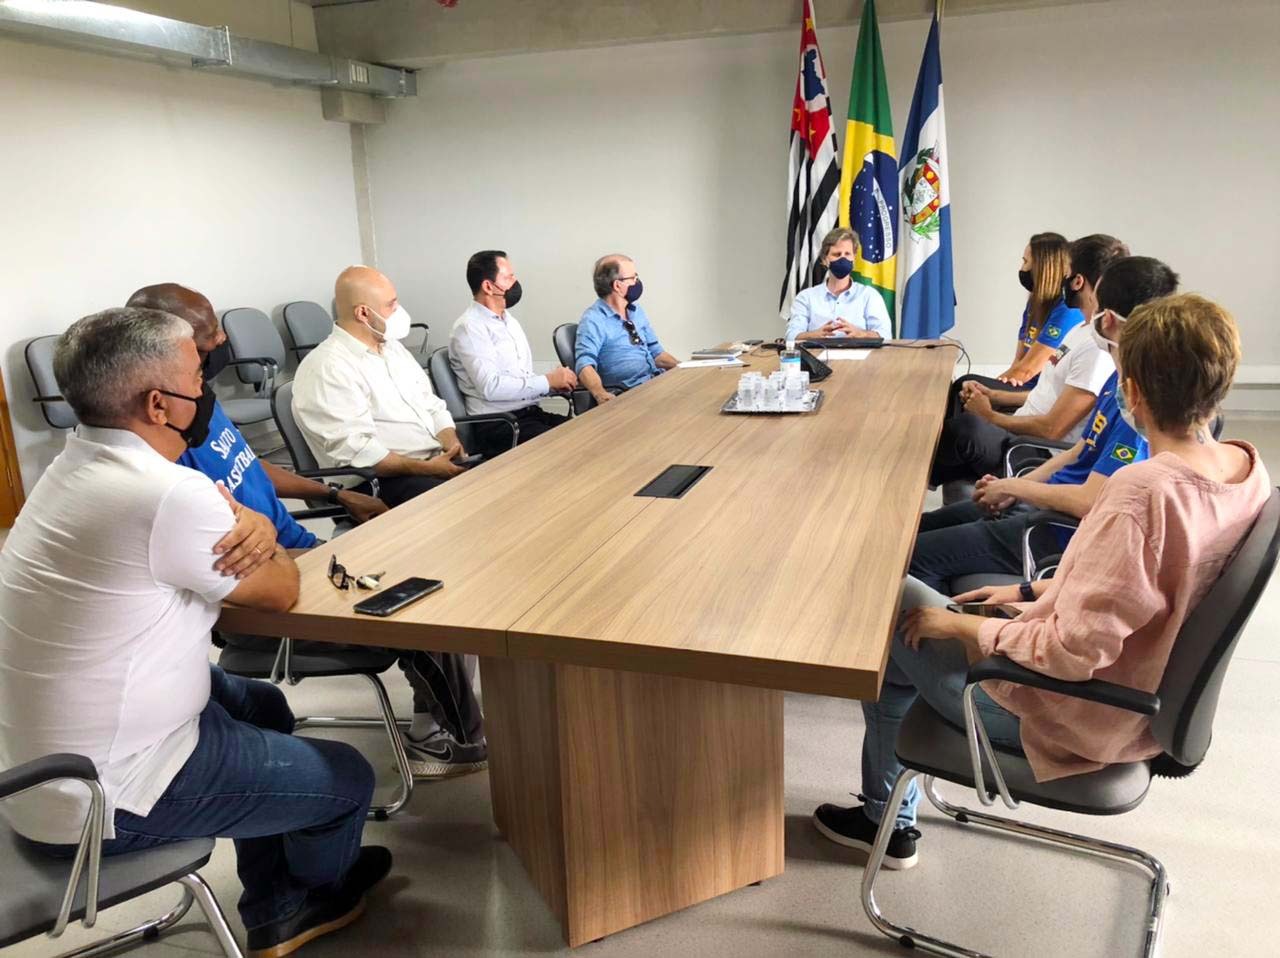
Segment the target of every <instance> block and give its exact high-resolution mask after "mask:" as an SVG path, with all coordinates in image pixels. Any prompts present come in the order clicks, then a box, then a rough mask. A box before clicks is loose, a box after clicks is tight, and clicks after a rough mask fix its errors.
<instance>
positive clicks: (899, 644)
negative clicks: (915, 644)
mask: <svg viewBox="0 0 1280 958" xmlns="http://www.w3.org/2000/svg"><path fill="white" fill-rule="evenodd" d="M950 601H951V600H950V599H948V598H947V597H946V596H945V595H942V594H941V593H940V592H935V591H934V590H933V589H930V588H929V587H928V586H926V585H924V584H923V583H922V582H920V581H918V580H916V579H913V578H910V577H908V578H907V582H906V587H905V588H904V589H903V592H902V606H901V608H902V610H903V611H906V610H907V609H914V608H918V607H920V606H945V605H946V604H947V603H948V602H950ZM968 672H969V663H968V661H967V660H966V659H965V654H964V646H963V645H962V644H961V643H959V642H957V641H955V640H953V639H926V640H925V641H923V642H921V643H920V648H919V649H918V650H915V651H912V650H911V649H909V648H907V646H906V645H905V644H904V643H903V641H902V632H901V631H898V632H895V633H894V636H893V646H892V648H891V649H890V651H889V665H888V668H886V669H885V673H884V685H883V686H882V687H881V689H880V699H879V701H876V702H863V703H862V716H863V718H864V719H865V720H866V725H867V731H866V734H865V736H864V737H863V739H862V796H863V807H864V808H865V809H866V813H867V817H868V818H870V819H871V820H872V821H873V822H879V821H880V819H881V818H883V817H884V812H885V807H886V806H887V805H888V803H889V796H890V795H891V794H892V792H893V783H894V781H895V780H896V779H897V777H898V773H899V772H901V771H902V765H901V764H900V763H899V762H898V757H897V754H896V753H895V752H894V746H895V744H896V743H897V741H898V727H899V726H900V725H901V724H902V720H903V718H904V717H905V716H906V714H907V710H908V709H909V708H911V705H912V703H914V702H915V700H916V696H917V695H922V696H924V700H925V701H926V702H928V703H929V706H930V707H931V708H932V709H933V710H934V711H935V712H937V713H938V714H939V715H941V716H942V717H943V718H945V719H946V720H947V721H948V722H950V723H951V724H953V725H955V726H956V727H957V728H964V706H963V704H962V700H961V696H962V695H963V693H964V686H965V677H966V676H967V675H968ZM973 698H974V705H975V706H976V707H977V710H978V716H979V717H980V718H981V720H982V723H983V725H984V726H985V727H986V730H987V735H988V736H989V737H990V738H991V744H992V745H997V746H1005V747H1011V748H1017V749H1020V748H1021V747H1022V745H1021V739H1020V738H1019V736H1018V717H1017V716H1016V715H1014V714H1013V713H1012V712H1008V711H1006V710H1005V709H1004V708H1002V707H1001V706H999V705H997V704H996V703H995V701H994V700H992V698H991V697H990V696H989V695H987V693H986V692H984V691H982V689H978V690H977V692H975V693H974V697H973ZM919 803H920V789H919V787H918V786H917V785H916V783H915V782H912V783H911V787H910V788H908V789H907V794H906V797H905V798H904V799H903V802H902V807H901V808H900V809H897V810H896V814H897V817H898V821H897V827H898V828H908V827H910V826H912V825H914V824H915V822H916V806H917V805H918V804H919Z"/></svg>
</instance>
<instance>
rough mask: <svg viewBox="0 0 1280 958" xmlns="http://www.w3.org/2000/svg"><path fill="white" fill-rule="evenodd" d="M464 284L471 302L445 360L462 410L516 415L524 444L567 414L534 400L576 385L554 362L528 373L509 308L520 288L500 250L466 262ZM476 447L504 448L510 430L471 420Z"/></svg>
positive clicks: (523, 342)
mask: <svg viewBox="0 0 1280 958" xmlns="http://www.w3.org/2000/svg"><path fill="white" fill-rule="evenodd" d="M467 285H468V286H469V287H471V295H472V298H473V299H474V300H475V302H474V303H472V304H471V306H470V308H468V309H467V311H466V312H465V313H463V314H462V315H461V316H459V317H458V320H457V321H456V322H455V323H454V324H453V333H452V335H451V336H450V338H449V364H450V365H451V366H452V367H453V373H454V375H455V376H456V377H457V379H458V387H459V389H461V390H462V394H463V396H465V397H466V402H467V414H468V415H471V416H478V415H483V414H484V413H493V412H505V413H511V414H512V415H514V416H515V417H516V420H517V421H518V422H519V426H520V436H519V441H520V442H527V441H528V440H530V439H532V438H533V437H534V436H540V435H542V434H543V433H544V432H546V431H547V430H549V429H554V428H555V427H556V426H558V425H560V424H561V423H563V422H564V421H565V420H566V419H567V418H568V417H566V416H559V415H556V414H555V413H551V412H547V411H546V410H545V409H543V408H542V407H541V406H540V405H538V400H539V399H541V398H542V397H543V396H549V395H551V394H553V393H564V392H567V391H569V390H571V389H573V388H574V387H575V386H576V385H578V377H577V376H575V375H574V373H573V370H572V369H568V368H566V367H564V366H558V367H556V368H555V369H553V370H551V372H549V373H547V374H546V375H545V376H542V375H535V374H534V371H533V352H532V351H531V350H530V349H529V339H528V337H526V336H525V334H524V329H523V328H522V327H521V326H520V321H519V320H518V319H516V317H515V314H513V313H512V312H511V309H512V307H514V306H515V305H516V303H518V302H519V301H520V296H521V295H522V290H521V287H520V280H518V279H516V274H515V270H514V269H513V268H512V266H511V261H510V260H509V259H508V258H507V254H506V253H505V252H503V251H502V250H496V249H487V250H481V251H480V252H478V253H476V254H475V255H474V256H472V257H471V259H469V260H467ZM476 439H477V441H478V442H480V443H482V444H483V448H482V449H480V450H478V451H480V452H483V453H484V454H485V455H486V456H487V457H492V456H496V455H498V454H499V453H501V452H502V451H503V450H505V449H509V448H510V443H511V431H510V430H509V429H508V428H507V427H506V426H504V425H502V424H501V423H477V424H476Z"/></svg>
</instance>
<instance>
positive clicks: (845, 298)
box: [786, 227, 893, 341]
mask: <svg viewBox="0 0 1280 958" xmlns="http://www.w3.org/2000/svg"><path fill="white" fill-rule="evenodd" d="M857 255H858V234H857V233H855V232H854V231H853V230H851V229H845V228H843V227H841V228H837V229H833V230H832V231H831V232H830V233H828V234H827V235H826V237H824V238H823V240H822V250H821V252H820V253H819V254H818V263H819V265H820V266H822V267H823V268H825V270H826V277H825V279H824V280H823V281H822V282H820V283H818V284H817V285H816V286H810V287H809V288H808V289H805V290H801V291H800V293H799V294H798V295H797V296H796V298H795V300H794V301H792V304H791V318H790V319H789V320H788V321H787V334H786V338H787V340H788V341H791V340H797V339H827V338H830V337H832V336H839V337H847V338H853V339H863V338H873V337H875V336H881V337H883V338H884V339H889V338H890V337H891V336H893V325H892V324H891V323H890V322H889V310H888V309H887V308H886V307H885V304H884V299H883V297H881V296H880V294H879V293H877V292H876V291H875V290H874V289H872V288H871V287H870V286H867V285H866V284H864V283H855V282H854V281H853V260H854V257H855V256H857Z"/></svg>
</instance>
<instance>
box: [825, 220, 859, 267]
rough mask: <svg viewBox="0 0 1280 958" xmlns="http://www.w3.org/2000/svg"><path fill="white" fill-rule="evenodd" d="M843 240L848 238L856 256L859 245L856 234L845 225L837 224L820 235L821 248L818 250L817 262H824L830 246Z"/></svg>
mask: <svg viewBox="0 0 1280 958" xmlns="http://www.w3.org/2000/svg"><path fill="white" fill-rule="evenodd" d="M844 240H848V241H849V242H850V243H852V244H853V255H854V256H857V255H858V249H859V247H860V245H861V244H860V243H859V242H858V234H857V233H855V232H854V231H853V230H851V229H849V227H847V226H837V227H836V228H835V229H833V230H831V231H830V232H828V233H827V235H826V236H824V237H822V248H821V249H820V250H819V251H818V262H819V263H824V262H826V259H827V254H828V253H830V252H831V247H833V246H835V245H836V243H841V242H843V241H844Z"/></svg>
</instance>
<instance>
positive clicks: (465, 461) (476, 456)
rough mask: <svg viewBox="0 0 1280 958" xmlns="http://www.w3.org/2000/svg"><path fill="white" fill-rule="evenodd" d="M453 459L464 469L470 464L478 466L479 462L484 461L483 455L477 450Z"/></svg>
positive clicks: (469, 466) (470, 465)
mask: <svg viewBox="0 0 1280 958" xmlns="http://www.w3.org/2000/svg"><path fill="white" fill-rule="evenodd" d="M453 461H454V463H456V464H457V465H459V466H462V467H463V468H464V469H470V468H471V467H472V466H478V465H480V463H482V462H484V456H483V455H481V454H480V453H478V452H473V453H472V454H471V455H469V456H463V457H462V458H461V459H455V460H453Z"/></svg>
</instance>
